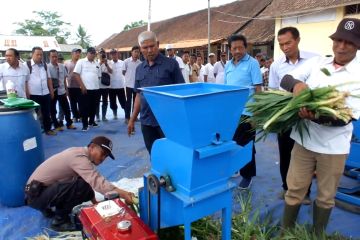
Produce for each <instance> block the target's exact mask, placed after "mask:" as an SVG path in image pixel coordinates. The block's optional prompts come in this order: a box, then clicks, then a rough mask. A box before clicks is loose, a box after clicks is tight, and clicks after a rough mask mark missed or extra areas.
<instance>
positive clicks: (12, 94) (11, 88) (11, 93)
mask: <svg viewBox="0 0 360 240" xmlns="http://www.w3.org/2000/svg"><path fill="white" fill-rule="evenodd" d="M5 87H6V95H7V98H8V99H15V98H16V89H15V84H14V82H13V81H11V80H7V82H6V86H5Z"/></svg>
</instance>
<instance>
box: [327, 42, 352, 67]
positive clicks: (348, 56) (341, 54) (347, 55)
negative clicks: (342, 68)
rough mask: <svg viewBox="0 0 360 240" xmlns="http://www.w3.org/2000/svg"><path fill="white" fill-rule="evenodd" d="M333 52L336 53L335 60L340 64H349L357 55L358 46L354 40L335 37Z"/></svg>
mask: <svg viewBox="0 0 360 240" xmlns="http://www.w3.org/2000/svg"><path fill="white" fill-rule="evenodd" d="M332 49H333V52H334V55H335V58H334V59H335V62H336V63H339V64H347V63H349V62H351V60H353V59H354V58H355V56H356V52H357V50H358V49H357V47H356V46H355V44H353V43H352V42H349V41H346V40H342V39H333V48H332Z"/></svg>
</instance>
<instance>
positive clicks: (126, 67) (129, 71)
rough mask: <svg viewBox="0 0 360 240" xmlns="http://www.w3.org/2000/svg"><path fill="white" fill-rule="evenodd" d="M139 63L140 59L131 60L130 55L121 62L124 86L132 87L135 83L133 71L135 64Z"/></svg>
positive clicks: (134, 70)
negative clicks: (123, 72)
mask: <svg viewBox="0 0 360 240" xmlns="http://www.w3.org/2000/svg"><path fill="white" fill-rule="evenodd" d="M140 64H141V61H140V60H139V59H138V60H136V61H134V60H133V58H132V57H129V58H127V59H125V61H124V64H123V69H122V70H123V71H125V86H126V87H128V88H134V85H135V72H136V68H137V66H139V65H140Z"/></svg>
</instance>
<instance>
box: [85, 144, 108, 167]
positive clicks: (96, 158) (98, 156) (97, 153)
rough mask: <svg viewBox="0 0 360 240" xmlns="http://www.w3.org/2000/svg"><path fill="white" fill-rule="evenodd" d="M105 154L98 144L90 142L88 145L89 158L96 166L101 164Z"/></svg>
mask: <svg viewBox="0 0 360 240" xmlns="http://www.w3.org/2000/svg"><path fill="white" fill-rule="evenodd" d="M107 156H108V154H107V153H106V152H105V150H104V149H103V148H102V147H100V146H99V145H96V144H94V143H92V144H91V145H90V146H89V158H90V160H91V161H92V162H93V163H94V164H95V165H96V166H97V165H99V164H101V163H102V162H103V161H104V160H105V159H106V157H107Z"/></svg>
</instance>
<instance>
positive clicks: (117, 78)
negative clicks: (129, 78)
mask: <svg viewBox="0 0 360 240" xmlns="http://www.w3.org/2000/svg"><path fill="white" fill-rule="evenodd" d="M110 67H111V68H112V70H113V72H112V74H111V80H110V83H111V84H110V85H111V88H112V89H118V88H123V87H124V86H125V80H124V75H123V74H122V71H123V69H124V61H122V60H120V59H119V60H117V62H114V61H113V60H111V62H110ZM134 78H135V76H134Z"/></svg>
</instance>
